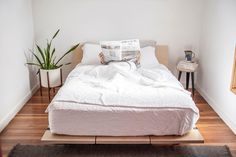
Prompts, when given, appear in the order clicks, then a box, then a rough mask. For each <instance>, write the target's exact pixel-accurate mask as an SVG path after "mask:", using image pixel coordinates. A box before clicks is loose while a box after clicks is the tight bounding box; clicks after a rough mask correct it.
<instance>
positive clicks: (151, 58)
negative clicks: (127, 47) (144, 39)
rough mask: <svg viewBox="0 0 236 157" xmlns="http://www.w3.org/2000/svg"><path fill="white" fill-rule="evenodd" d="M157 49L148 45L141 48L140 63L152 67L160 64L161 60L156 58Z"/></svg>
mask: <svg viewBox="0 0 236 157" xmlns="http://www.w3.org/2000/svg"><path fill="white" fill-rule="evenodd" d="M155 51H156V49H155V47H152V46H147V47H144V48H141V49H140V53H141V56H140V65H141V66H142V67H145V68H150V67H153V66H156V65H159V62H158V60H157V58H156V52H155Z"/></svg>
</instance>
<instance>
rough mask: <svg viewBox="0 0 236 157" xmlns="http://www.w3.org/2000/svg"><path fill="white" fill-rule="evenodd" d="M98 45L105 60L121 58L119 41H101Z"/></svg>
mask: <svg viewBox="0 0 236 157" xmlns="http://www.w3.org/2000/svg"><path fill="white" fill-rule="evenodd" d="M100 45H101V49H102V53H103V55H104V59H105V62H109V61H120V60H122V54H121V42H120V41H102V42H100Z"/></svg>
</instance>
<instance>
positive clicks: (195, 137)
mask: <svg viewBox="0 0 236 157" xmlns="http://www.w3.org/2000/svg"><path fill="white" fill-rule="evenodd" d="M150 140H151V143H152V144H175V143H176V144H179V143H204V138H203V137H202V135H201V133H200V132H199V130H198V129H197V128H194V129H192V130H191V131H190V132H189V133H187V134H186V135H183V136H150Z"/></svg>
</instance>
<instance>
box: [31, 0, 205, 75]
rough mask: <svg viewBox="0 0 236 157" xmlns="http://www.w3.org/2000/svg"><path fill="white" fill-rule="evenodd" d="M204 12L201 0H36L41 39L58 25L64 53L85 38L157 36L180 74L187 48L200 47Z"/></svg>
mask: <svg viewBox="0 0 236 157" xmlns="http://www.w3.org/2000/svg"><path fill="white" fill-rule="evenodd" d="M201 11H202V1H201V0H178V1H176V0H128V1H127V0H117V1H114V0H69V1H68V0H50V1H49V0H34V1H33V16H34V23H35V35H36V36H35V37H36V42H38V43H43V42H44V43H45V39H46V38H49V37H51V36H52V34H53V33H54V32H55V31H56V30H57V29H58V28H61V34H60V35H59V36H58V37H57V39H56V41H55V45H56V48H57V50H58V52H59V53H61V52H64V51H65V50H66V49H68V48H69V47H70V46H71V45H72V44H74V43H77V42H81V41H88V40H117V39H128V38H139V39H153V40H156V41H157V42H158V44H167V45H169V49H170V58H171V60H170V62H171V67H170V68H171V69H172V71H173V72H174V73H175V72H176V68H175V66H176V63H177V60H179V59H181V58H184V52H183V51H184V49H185V48H191V47H192V49H193V50H194V51H195V52H198V50H199V33H200V25H201V23H200V21H201V18H200V17H201ZM68 58H69V57H68ZM67 73H68V68H67V72H66V74H67Z"/></svg>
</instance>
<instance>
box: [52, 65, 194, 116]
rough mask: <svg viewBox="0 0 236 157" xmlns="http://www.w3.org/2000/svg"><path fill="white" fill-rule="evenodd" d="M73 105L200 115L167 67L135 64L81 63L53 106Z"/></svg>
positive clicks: (68, 78)
mask: <svg viewBox="0 0 236 157" xmlns="http://www.w3.org/2000/svg"><path fill="white" fill-rule="evenodd" d="M58 102H73V103H78V105H82V104H86V105H100V106H105V107H106V106H107V107H128V108H188V109H191V110H192V111H193V112H195V113H196V114H198V112H199V111H198V108H197V107H196V105H195V103H194V102H193V100H192V98H191V95H190V92H188V91H186V90H185V89H184V88H183V86H182V85H181V84H180V82H179V81H178V80H177V79H176V78H175V77H174V76H173V75H172V74H171V72H170V71H169V70H168V69H167V68H166V67H165V66H164V65H161V64H159V65H155V66H153V67H150V68H143V67H140V68H137V67H136V65H135V64H134V63H132V62H120V63H110V64H109V65H81V64H79V65H78V66H77V67H76V68H75V69H74V70H73V71H72V72H71V73H70V74H69V76H68V77H67V79H66V82H65V84H64V85H63V87H61V89H60V90H59V91H58V93H57V95H56V96H55V97H54V99H53V100H52V102H51V104H50V105H49V108H48V109H49V110H50V109H53V104H54V103H58Z"/></svg>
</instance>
